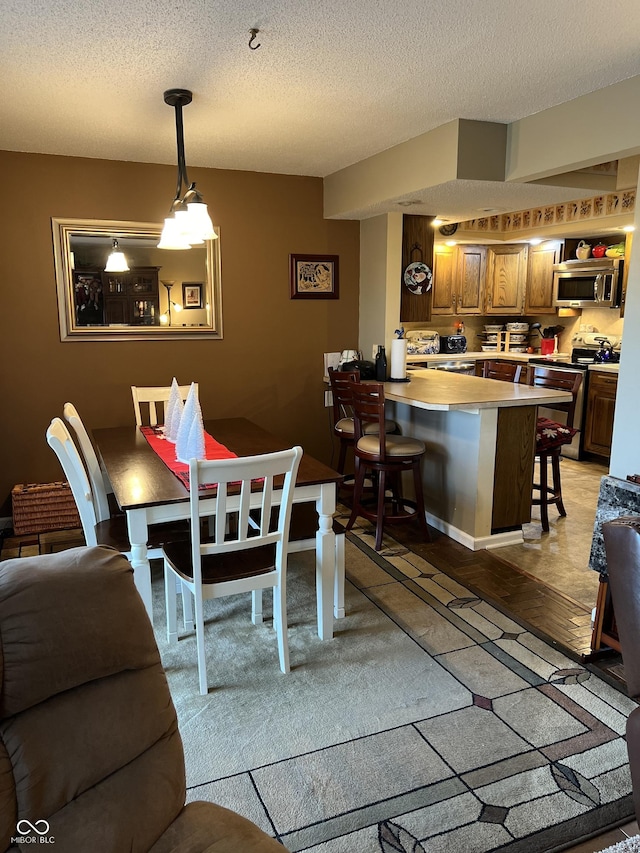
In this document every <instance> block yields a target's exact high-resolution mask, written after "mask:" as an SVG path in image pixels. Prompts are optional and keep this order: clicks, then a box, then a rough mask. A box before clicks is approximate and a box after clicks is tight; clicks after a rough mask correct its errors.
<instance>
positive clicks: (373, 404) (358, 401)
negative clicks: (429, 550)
mask: <svg viewBox="0 0 640 853" xmlns="http://www.w3.org/2000/svg"><path fill="white" fill-rule="evenodd" d="M351 392H352V395H353V414H354V422H355V444H354V452H355V461H356V475H355V476H356V480H355V486H354V490H353V509H352V511H351V516H350V517H349V521H348V522H347V528H346V529H347V530H351V528H352V527H353V525H354V522H355V520H356V518H357V517H358V516H359V515H361V516H363V517H364V518H367V519H369V521H374V522H375V524H376V541H375V550H376V551H379V550H380V548H381V547H382V533H383V528H384V524H385V522H400V521H412V520H413V519H417V520H418V523H419V524H420V527H421V528H422V531H423V533H424V536H425V539H426V541H430V539H431V537H430V536H429V529H428V527H427V521H426V518H425V509H424V496H423V491H422V474H421V472H420V460H421V459H422V457H423V455H424V453H425V450H426V448H425V445H424V444H423V442H422V441H419V440H418V439H416V438H410V437H408V436H402V435H390V434H388V433H385V429H384V425H385V416H384V385H383V384H382V383H381V382H354V381H352V382H351ZM371 427H377V429H376V430H375V433H372V432H371ZM368 471H370V472H371V474H372V479H373V481H374V483H375V484H376V489H377V500H376V503H375V508H370V505H366V506H365V505H363V503H362V493H363V487H364V480H365V477H366V476H367V472H368ZM403 471H412V472H413V483H414V489H415V494H416V499H415V502H413V501H409V500H407V499H406V498H403V497H402V483H401V475H402V472H403ZM387 489H389V490H390V491H391V499H390V501H389V500H388V499H387V496H386V492H387ZM389 503H390V507H389V511H385V509H386V506H387V505H388V504H389ZM407 507H409V509H407Z"/></svg>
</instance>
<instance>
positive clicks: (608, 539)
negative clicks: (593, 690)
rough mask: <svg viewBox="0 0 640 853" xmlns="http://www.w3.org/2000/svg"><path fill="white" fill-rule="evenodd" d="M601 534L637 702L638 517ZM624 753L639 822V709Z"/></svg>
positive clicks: (639, 684) (639, 616) (630, 719)
mask: <svg viewBox="0 0 640 853" xmlns="http://www.w3.org/2000/svg"><path fill="white" fill-rule="evenodd" d="M602 533H603V536H604V543H605V550H606V554H607V573H608V575H609V589H610V591H611V600H612V602H613V610H614V613H615V619H616V626H617V630H618V638H619V640H620V647H621V648H622V659H623V663H624V676H625V680H626V682H627V693H628V694H629V696H630V697H631V698H632V699H636V700H637V701H640V517H637V516H623V517H621V518H616V519H614V520H613V521H607V522H605V523H604V524H603V525H602ZM627 750H628V753H629V766H630V768H631V781H632V784H633V803H634V807H635V812H636V818H637V819H638V820H639V821H640V707H639V708H635V709H634V710H633V711H632V712H631V714H630V715H629V717H628V719H627Z"/></svg>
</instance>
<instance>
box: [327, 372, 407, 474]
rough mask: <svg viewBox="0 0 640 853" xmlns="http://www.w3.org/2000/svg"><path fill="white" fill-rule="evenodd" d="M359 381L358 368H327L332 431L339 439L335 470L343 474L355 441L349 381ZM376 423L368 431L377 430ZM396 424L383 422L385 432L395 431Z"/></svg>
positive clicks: (373, 431)
mask: <svg viewBox="0 0 640 853" xmlns="http://www.w3.org/2000/svg"><path fill="white" fill-rule="evenodd" d="M359 381H360V371H359V370H331V369H330V370H329V382H330V383H331V396H332V398H333V432H334V434H335V435H336V436H337V437H338V439H339V440H340V455H339V457H338V467H337V470H338V471H339V472H340V473H341V474H344V468H345V463H346V460H347V450H348V448H349V447H353V445H354V443H355V425H354V421H353V394H352V392H351V383H352V382H359ZM378 428H379V427H378V423H377V422H376V423H375V424H370V425H369V426H368V427H367V432H368V433H375V432H377V430H378ZM397 430H398V425H397V424H396V422H395V421H390V420H386V419H385V422H384V431H385V432H396V431H397Z"/></svg>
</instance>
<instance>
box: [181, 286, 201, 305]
mask: <svg viewBox="0 0 640 853" xmlns="http://www.w3.org/2000/svg"><path fill="white" fill-rule="evenodd" d="M203 291H204V282H202V281H183V282H182V307H183V308H184V310H185V311H186V310H188V309H189V308H204V304H203V301H202V293H203Z"/></svg>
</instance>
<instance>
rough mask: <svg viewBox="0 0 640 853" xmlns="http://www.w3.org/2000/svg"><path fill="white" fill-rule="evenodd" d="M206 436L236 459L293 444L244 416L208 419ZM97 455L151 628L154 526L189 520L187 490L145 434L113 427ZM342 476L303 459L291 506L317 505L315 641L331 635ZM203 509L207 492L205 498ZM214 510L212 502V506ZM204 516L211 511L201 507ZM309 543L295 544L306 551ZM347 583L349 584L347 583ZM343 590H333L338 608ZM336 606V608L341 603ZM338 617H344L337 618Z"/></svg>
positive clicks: (99, 441)
mask: <svg viewBox="0 0 640 853" xmlns="http://www.w3.org/2000/svg"><path fill="white" fill-rule="evenodd" d="M204 426H205V430H206V431H207V432H208V433H209V435H211V436H213V438H215V439H216V441H218V442H220V443H221V444H223V445H225V446H226V447H227V448H228V449H229V450H230V451H232V452H233V453H235V454H236V455H237V456H251V455H255V454H259V453H270V452H272V451H275V450H283V449H286V448H287V447H289V446H290V445H289V444H288V443H287V442H286V441H283V440H282V439H280V438H278V437H277V436H275V435H273V434H271V433H269V432H267V431H266V430H263V429H262V428H261V427H259V426H257V425H256V424H254V423H252V422H251V421H249V420H247V419H246V418H226V419H220V420H212V421H205V424H204ZM93 438H94V442H95V445H96V449H97V452H98V456H99V458H100V460H101V463H102V465H103V467H104V470H105V472H106V474H107V476H108V478H109V480H110V482H111V486H112V488H113V492H114V495H115V498H116V501H117V503H118V506H119V507H120V509H121V510H123V511H124V512H125V513H126V516H127V527H128V532H129V541H130V544H131V565H132V567H133V572H134V580H135V584H136V587H137V589H138V591H139V593H140V596H141V598H142V600H143V602H144V605H145V607H146V610H147V613H148V614H149V618H150V619H151V621H152V623H153V606H152V590H151V567H150V565H149V558H148V553H147V541H148V538H149V526H150V525H153V524H160V523H163V522H170V521H177V520H180V519H186V518H188V517H189V491H188V489H187V488H186V486H184V485H183V483H182V482H181V481H180V479H179V478H178V477H177V476H176V475H175V474H174V473H173V472H172V471H171V470H170V469H169V468H168V467H167V465H166V464H165V463H164V462H163V461H162V459H161V458H160V457H159V456H158V454H157V453H156V452H155V451H154V450H153V449H152V448H151V446H150V444H149V442H148V441H147V439H146V438H145V437H144V435H143V434H142V432H141V431H140V429H139V428H138V427H136V426H131V427H109V428H104V429H95V430H93ZM342 479H343V475H342V474H340V473H338V472H337V471H334V470H333V469H331V468H329V467H328V466H327V465H324V464H323V463H322V462H319V461H318V460H316V459H314V458H313V457H312V456H309V455H308V454H307V453H304V454H303V456H302V460H301V462H300V467H299V470H298V477H297V479H296V486H295V489H294V495H293V502H294V503H308V502H313V503H314V504H315V508H316V511H317V513H318V527H317V530H316V533H315V550H316V601H317V622H318V636H319V637H320V639H321V640H327V639H331V638H332V637H333V619H334V587H335V586H336V583H338V582H339V579H338V578H337V576H336V537H335V533H334V529H333V515H334V513H335V510H336V493H337V485H338V483H340V482H341V481H342ZM201 500H202V501H203V502H204V503H205V504H206V500H207V499H206V493H203V497H202V499H201ZM211 506H212V508H213V498H212V500H211ZM203 509H204V511H206V506H205V507H204V508H203ZM305 546H306V547H309V543H303V546H302V547H301V544H300V543H297V544H296V545H294V546H293V547H292V548H291V550H292V551H295V550H302V549H303V547H305ZM341 582H342V583H344V578H342V581H341ZM340 594H341V595H342V600H344V593H343V590H342V591H338V590H336V591H335V597H336V602H337V601H338V599H339V597H340ZM336 608H337V604H336ZM335 615H344V611H342V613H341V614H340V613H338V612H337V610H336V614H335Z"/></svg>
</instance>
